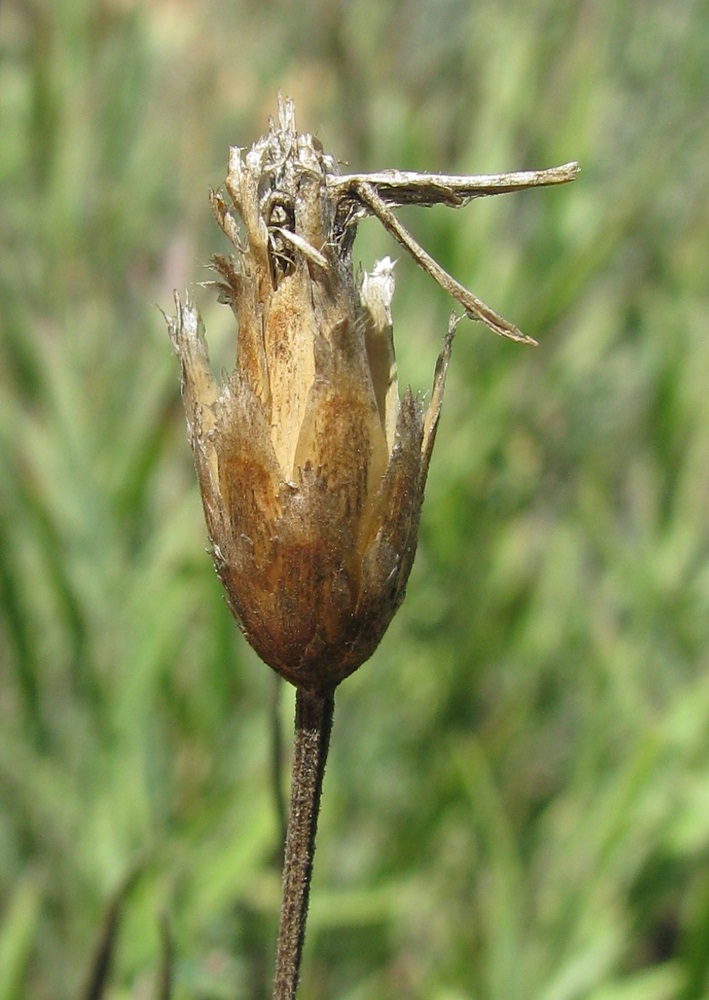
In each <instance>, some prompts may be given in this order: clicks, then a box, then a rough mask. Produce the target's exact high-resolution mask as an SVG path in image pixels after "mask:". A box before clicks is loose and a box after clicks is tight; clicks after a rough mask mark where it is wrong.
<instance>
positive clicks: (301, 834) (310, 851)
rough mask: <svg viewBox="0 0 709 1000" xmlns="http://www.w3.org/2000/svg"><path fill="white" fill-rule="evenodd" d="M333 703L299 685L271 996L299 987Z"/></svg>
mask: <svg viewBox="0 0 709 1000" xmlns="http://www.w3.org/2000/svg"><path fill="white" fill-rule="evenodd" d="M333 706H334V696H333V693H332V691H327V692H317V691H306V690H304V689H301V688H298V689H297V691H296V699H295V737H294V743H293V774H292V777H291V796H290V807H289V809H288V832H287V835H286V852H285V860H284V863H283V901H282V903H281V920H280V927H279V930H278V946H277V950H276V976H275V979H274V983H273V1000H295V997H296V993H297V991H298V981H299V979H300V960H301V957H302V954H303V942H304V940H305V922H306V919H307V915H308V900H309V897H310V878H311V876H312V873H313V856H314V854H315V835H316V832H317V827H318V813H319V812H320V795H321V793H322V783H323V776H324V774H325V763H326V761H327V752H328V748H329V746H330V731H331V729H332V712H333Z"/></svg>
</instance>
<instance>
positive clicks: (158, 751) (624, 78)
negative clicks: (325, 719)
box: [0, 0, 709, 1000]
mask: <svg viewBox="0 0 709 1000" xmlns="http://www.w3.org/2000/svg"><path fill="white" fill-rule="evenodd" d="M279 90H280V91H282V92H283V93H284V94H287V95H290V96H292V97H293V98H295V100H296V103H297V110H298V121H299V125H300V127H301V128H302V129H304V130H307V131H312V132H315V133H316V134H317V135H318V136H319V137H320V138H321V140H322V141H323V143H324V145H325V147H326V149H328V150H329V151H331V152H333V153H335V154H336V155H337V156H338V157H339V158H341V159H342V160H344V161H346V162H347V163H348V164H349V165H350V169H353V170H355V169H356V170H364V169H378V168H383V167H388V166H397V167H402V168H409V169H419V170H435V171H447V172H482V171H501V170H508V169H522V168H532V167H546V166H551V165H554V164H557V163H561V162H564V161H567V160H570V159H579V160H580V161H581V164H582V174H581V176H580V178H579V180H578V181H577V182H576V183H575V184H574V185H572V186H571V187H567V188H557V189H551V190H547V191H536V192H529V193H522V194H515V195H508V196H505V197H504V198H499V199H490V200H487V201H484V202H483V201H481V202H477V203H473V204H472V205H470V206H469V207H467V208H465V209H463V210H461V211H459V212H454V211H451V210H447V209H443V208H442V209H435V210H429V211H426V210H420V211H418V212H416V211H409V212H402V217H403V218H404V221H405V222H406V223H407V224H408V225H410V227H411V228H412V230H413V231H414V232H415V234H416V235H417V237H418V238H419V239H420V240H421V241H422V242H423V244H424V245H425V246H426V247H427V249H428V250H429V251H430V252H431V253H433V254H434V255H435V256H436V257H437V258H438V259H439V260H440V261H441V263H442V264H443V265H444V266H446V267H447V268H448V269H449V270H450V271H451V272H452V273H453V274H455V275H456V277H458V278H459V279H460V280H461V281H462V282H464V283H465V284H466V285H467V286H468V287H471V288H472V289H473V290H474V291H475V292H476V293H477V294H478V295H480V296H481V297H482V298H483V299H485V301H487V302H489V303H490V304H491V305H492V306H493V307H495V308H497V309H498V310H499V311H501V312H503V313H504V314H505V315H506V316H507V317H508V318H509V319H511V320H513V321H514V322H515V323H517V324H518V325H519V326H520V327H521V328H522V329H523V330H524V331H525V332H526V333H529V334H531V335H533V336H535V337H537V338H538V339H539V341H540V343H541V346H540V347H539V348H538V349H536V350H534V349H531V348H524V347H521V346H518V345H515V344H511V343H508V342H503V341H501V340H499V339H497V338H495V337H494V336H493V335H492V334H491V333H490V332H489V331H487V330H486V329H484V328H482V327H479V326H477V325H474V324H471V323H467V322H465V323H462V324H461V325H460V326H459V328H458V334H457V338H456V344H455V349H454V355H453V364H452V366H451V373H450V378H449V384H448V395H447V399H446V403H445V405H444V409H443V417H442V421H441V426H440V430H439V435H438V444H437V449H436V453H435V454H434V459H433V463H432V468H431V474H430V478H429V487H428V491H427V499H426V503H425V505H424V514H423V522H422V527H421V539H420V548H419V554H418V558H417V563H416V566H415V568H414V572H413V575H412V579H411V583H410V587H409V595H408V597H407V600H406V602H405V604H404V606H403V608H402V610H401V611H400V613H399V615H398V617H397V618H396V620H395V622H394V624H393V625H392V627H391V629H390V631H389V633H388V635H387V636H386V638H385V640H384V642H383V643H382V646H381V647H380V649H379V651H378V652H377V654H376V656H375V657H374V659H373V660H372V661H371V663H369V664H367V665H366V666H365V667H363V668H362V669H361V670H360V671H359V673H357V674H356V675H355V676H353V677H352V678H351V679H350V680H348V681H347V683H346V684H344V685H343V687H342V689H341V691H340V692H339V697H338V704H337V710H336V713H335V716H336V717H335V731H334V742H333V748H332V756H331V761H330V765H329V768H328V774H327V777H326V781H325V798H324V808H323V814H322V820H321V827H320V837H319V847H318V855H317V859H316V870H315V879H314V886H313V901H312V908H311V921H310V927H309V934H308V940H307V944H306V955H305V968H304V979H303V987H302V995H303V997H304V1000H305V998H308V1000H329V998H335V997H337V998H338V1000H388V998H391V997H397V998H406V1000H408V998H412V1000H413V998H426V1000H470V998H474V1000H530V998H531V1000H581V998H584V1000H698V998H702V997H709V670H708V669H707V668H708V667H709V537H708V521H709V519H708V515H707V507H708V502H709V391H708V390H707V385H708V384H709V329H708V325H707V316H708V315H709V288H708V275H709V238H708V232H709V229H708V224H709V210H708V207H707V206H708V204H709V202H708V200H707V188H708V182H709V110H708V109H709V4H708V3H707V0H684V2H682V0H674V2H672V0H670V2H668V0H629V2H626V3H623V4H618V3H616V2H615V0H585V2H584V0H561V2H551V0H541V2H539V3H536V4H529V3H528V2H527V0H511V2H509V3H507V4H498V3H493V2H492V0H479V2H476V3H468V2H463V0H437V2H435V0H430V2H423V0H413V2H412V0H409V2H406V3H405V2H403V0H398V2H394V0H385V2H379V3H375V2H364V0H351V2H349V3H346V2H338V0H329V2H326V0H321V2H300V3H294V2H291V3H287V2H284V0H280V2H278V0H262V2H261V3H259V4H248V3H246V2H239V0H236V2H228V0H203V2H197V0H161V2H151V3H145V4H141V3H138V2H137V0H96V2H93V3H91V2H89V0H61V2H56V0H29V2H26V0H25V2H23V0H3V2H2V9H1V10H0V127H1V130H0V391H1V394H2V398H1V406H0V996H1V997H2V998H3V1000H25V998H30V1000H50V998H51V1000H56V998H59V1000H64V998H67V1000H69V998H75V997H78V995H79V990H80V987H81V983H82V981H83V980H84V979H85V977H86V971H87V967H88V964H89V961H90V957H91V954H92V952H93V949H94V947H95V942H96V938H97V934H98V927H99V925H100V923H101V921H102V919H103V916H104V914H105V912H106V909H107V907H108V905H109V901H110V900H111V898H112V896H113V894H114V893H115V891H116V889H117V887H118V886H119V885H120V884H121V882H122V880H123V879H124V878H125V877H126V875H127V874H128V873H129V872H131V871H132V870H133V869H134V868H135V866H136V865H138V866H142V867H141V870H140V874H139V875H138V877H137V878H136V880H135V882H134V884H133V885H132V887H131V889H130V891H129V892H128V894H127V897H126V901H125V906H124V915H123V921H122V924H121V927H120V933H119V936H118V939H117V953H116V964H115V968H114V972H113V976H112V980H111V986H110V989H109V991H108V992H107V994H106V996H107V997H108V998H109V1000H127V998H129V997H130V998H150V997H152V996H153V995H154V994H153V990H154V982H155V977H156V972H157V968H158V965H159V960H160V958H159V950H160V947H159V919H160V915H161V914H166V915H167V917H168V919H169V922H170V925H171V927H172V931H173V935H174V941H175V951H176V965H175V976H176V982H175V994H174V995H175V998H176V1000H223V998H224V1000H226V998H248V1000H263V998H267V997H270V987H269V981H270V977H271V968H272V965H271V963H272V952H273V947H274V942H275V934H276V922H277V908H278V903H279V896H280V874H279V871H278V867H277V863H276V860H275V859H276V854H277V847H278V824H277V820H276V815H275V811H274V805H273V794H272V787H271V778H270V775H271V716H270V708H269V706H270V702H271V690H272V678H271V675H270V672H269V671H268V669H267V668H265V667H263V666H262V665H261V664H260V663H259V662H258V661H257V659H256V657H255V656H254V655H253V654H252V653H251V652H250V650H249V649H248V648H247V647H246V645H245V643H244V642H243V641H242V639H241V637H240V635H239V634H238V632H237V629H236V628H235V627H234V625H233V623H232V621H231V619H230V618H229V615H228V613H227V610H226V608H225V605H224V602H223V600H222V596H221V593H220V588H219V586H218V584H217V581H216V578H215V575H214V572H213V570H212V567H211V564H210V560H209V557H208V556H207V554H206V553H205V547H206V537H205V528H204V524H203V520H202V513H201V508H200V503H199V498H198V493H197V488H196V483H195V477H194V473H193V469H192V464H191V455H190V452H189V448H188V445H187V441H186V432H185V426H184V417H183V413H182V408H181V403H180V399H179V384H178V365H177V360H176V358H175V357H174V355H173V353H172V350H171V347H170V344H169V342H168V338H167V336H166V332H165V329H164V323H163V320H162V318H161V316H160V314H159V312H158V310H157V308H156V304H157V305H160V306H161V307H162V308H164V309H167V310H170V309H171V307H172V290H173V288H175V287H177V288H180V289H182V288H185V287H187V286H191V287H193V283H194V282H197V281H201V280H204V279H205V278H207V277H208V272H207V270H206V263H207V262H208V260H209V257H210V255H211V254H212V253H213V252H215V251H218V250H224V249H225V241H224V239H223V237H222V236H221V234H220V233H219V231H218V229H217V227H216V226H215V225H214V223H213V222H212V220H211V215H210V211H209V207H208V204H207V191H208V188H209V186H210V185H213V186H215V187H217V186H219V185H220V184H221V182H222V180H223V177H224V174H225V168H226V158H227V148H228V146H229V144H230V143H232V144H238V145H242V146H245V145H250V144H251V143H252V142H253V141H254V140H255V139H256V138H257V137H258V136H259V135H261V134H262V133H263V131H264V130H265V128H266V124H267V117H268V115H269V114H272V113H274V112H275V107H276V95H277V92H278V91H279ZM386 253H389V254H392V255H394V256H397V255H399V256H400V257H401V252H400V251H399V248H398V247H396V246H395V245H393V244H392V242H391V240H390V239H389V238H388V237H387V236H386V234H385V233H384V232H383V231H382V230H381V228H380V227H379V225H378V223H376V221H372V220H370V221H368V222H366V223H364V224H363V225H362V226H361V228H360V235H359V237H358V241H357V243H356V245H355V256H356V258H357V259H358V260H362V261H363V263H364V265H365V266H366V267H371V265H372V263H373V261H374V260H375V259H376V258H377V257H380V256H383V255H384V254H386ZM397 279H398V286H397V294H396V298H395V302H394V322H395V331H396V336H397V350H398V354H399V364H400V372H401V375H402V380H403V381H404V382H411V383H412V384H413V385H414V387H415V388H416V389H417V390H422V391H424V390H427V389H428V388H429V386H430V383H431V376H432V371H433V365H434V361H435V357H436V355H437V352H438V350H439V347H440V343H441V339H442V336H443V333H444V332H445V328H446V325H447V318H448V314H449V312H450V310H451V308H452V303H451V302H450V301H449V300H447V299H446V297H445V295H444V294H443V293H442V292H441V291H440V289H438V287H437V286H435V285H434V284H433V282H432V281H431V280H430V279H428V278H427V277H426V276H425V275H424V274H422V273H421V272H419V271H418V270H417V269H416V267H415V265H414V264H413V263H412V262H411V261H409V260H408V259H401V260H400V262H399V264H398V267H397ZM195 295H196V296H197V299H198V302H199V304H200V307H201V309H202V311H203V314H204V316H205V321H206V324H207V330H208V334H209V336H210V341H211V344H212V350H213V354H214V357H215V358H216V359H217V364H224V365H228V364H229V363H230V358H231V357H232V356H233V352H234V330H233V324H232V319H231V314H230V313H229V311H228V310H227V309H226V308H225V307H223V306H218V305H217V304H216V303H215V302H214V297H213V295H212V294H211V293H209V292H208V291H205V290H201V289H197V290H196V291H195ZM280 699H281V703H280V710H281V716H282V719H283V726H284V729H285V731H286V733H287V732H288V730H289V729H290V726H291V719H292V700H293V699H292V693H291V692H290V691H289V690H287V689H286V688H285V687H283V688H282V689H281V693H280ZM284 771H285V767H284Z"/></svg>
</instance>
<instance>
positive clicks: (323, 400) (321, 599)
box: [168, 102, 454, 691]
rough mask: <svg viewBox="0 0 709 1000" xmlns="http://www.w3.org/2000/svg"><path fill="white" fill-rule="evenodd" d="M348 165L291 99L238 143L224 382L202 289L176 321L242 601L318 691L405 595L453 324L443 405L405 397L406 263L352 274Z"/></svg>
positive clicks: (385, 263) (361, 651)
mask: <svg viewBox="0 0 709 1000" xmlns="http://www.w3.org/2000/svg"><path fill="white" fill-rule="evenodd" d="M338 175H339V171H338V168H337V164H336V163H335V161H334V160H333V159H332V158H331V157H330V156H327V155H326V154H324V153H323V151H322V149H321V147H320V145H319V143H318V142H317V140H316V139H314V138H313V137H312V136H310V135H306V134H299V133H298V132H297V131H296V128H295V116H294V109H293V106H292V104H291V103H290V102H288V103H285V104H283V103H281V105H280V108H279V120H278V122H277V123H272V125H271V130H270V132H269V134H268V135H267V136H265V137H263V138H262V139H260V140H259V141H258V142H257V143H256V144H255V145H254V146H253V147H252V149H251V150H249V151H248V152H247V153H244V151H242V150H240V149H237V148H232V149H231V151H230V160H229V172H228V177H227V180H226V190H227V193H228V196H229V199H230V202H231V204H228V203H227V201H226V200H225V199H224V198H223V197H222V196H221V195H219V194H215V193H213V194H212V207H213V210H214V213H215V216H216V218H217V221H218V222H219V224H220V225H221V227H222V229H223V230H224V232H225V233H226V234H227V236H228V237H229V238H230V240H231V241H232V243H233V244H234V247H235V249H236V253H235V255H234V256H229V257H227V256H222V255H218V256H216V257H215V258H214V267H215V269H216V270H217V272H218V274H219V276H220V280H219V281H218V282H216V283H215V284H216V285H217V287H218V289H219V292H220V295H221V298H222V300H223V301H225V302H226V303H228V304H229V305H230V306H231V308H232V309H233V311H234V313H235V315H236V318H237V321H238V342H237V352H236V366H235V368H234V371H233V372H232V373H231V375H230V376H229V377H228V379H227V380H226V381H225V383H224V384H223V385H220V384H218V383H217V381H215V379H214V376H213V374H212V372H211V369H210V366H209V358H208V352H207V345H206V342H205V338H204V331H203V327H202V323H201V320H200V317H199V315H198V313H197V311H196V310H195V308H194V306H193V305H192V304H191V303H190V301H189V299H188V300H187V301H186V302H185V304H184V305H183V304H182V303H181V302H180V300H179V298H177V297H176V304H177V315H176V317H175V319H174V320H169V321H168V323H169V330H170V335H171V337H172V340H173V343H174V345H175V349H176V351H177V353H178V355H179V358H180V362H181V367H182V391H183V399H184V404H185V410H186V414H187V424H188V431H189V438H190V442H191V445H192V449H193V452H194V459H195V465H196V469H197V475H198V478H199V485H200V490H201V494H202V501H203V505H204V512H205V517H206V521H207V526H208V530H209V535H210V538H211V542H212V550H213V554H214V562H215V565H216V568H217V572H218V574H219V577H220V579H221V581H222V583H223V584H224V587H225V588H226V592H227V595H228V603H229V607H230V608H231V611H232V613H233V614H234V617H235V618H236V620H237V621H238V623H239V625H240V626H241V629H242V630H243V632H244V635H245V636H246V638H247V639H248V641H249V642H250V643H251V645H252V646H253V648H254V649H255V650H256V652H257V653H258V654H259V656H261V658H262V659H263V660H265V662H266V663H268V664H269V665H270V666H271V667H273V669H274V670H277V671H278V673H280V674H281V675H282V676H283V677H285V678H286V679H287V680H289V681H291V682H292V683H293V684H295V685H296V686H298V687H304V688H308V689H311V690H320V691H323V690H328V689H333V688H334V687H335V686H336V685H337V684H339V683H340V681H341V680H343V678H345V677H346V676H347V675H348V674H350V673H352V671H353V670H356V669H357V667H359V666H360V664H361V663H363V662H364V661H365V660H366V659H367V658H368V657H369V656H371V654H372V652H373V651H374V649H375V648H376V647H377V645H378V644H379V642H380V640H381V638H382V636H383V634H384V632H385V631H386V628H387V626H388V625H389V622H390V621H391V619H392V617H393V615H394V613H395V611H396V610H397V608H398V607H399V605H400V604H401V601H402V599H403V596H404V591H405V588H406V583H407V580H408V577H409V573H410V571H411V566H412V564H413V560H414V554H415V551H416V541H417V534H418V525H419V512H420V509H421V502H422V499H423V491H424V485H425V482H426V474H427V471H428V465H429V460H430V457H431V450H432V447H433V441H434V437H435V433H436V425H437V422H438V417H439V413H440V409H441V402H442V398H443V388H444V384H445V378H446V369H447V366H448V360H449V357H450V350H451V342H452V337H453V326H454V324H453V323H451V326H450V328H449V332H448V336H447V337H446V340H445V343H444V347H443V352H442V353H441V356H440V358H439V362H438V365H437V368H436V373H435V378H434V386H433V392H432V395H431V400H430V403H429V405H428V408H427V409H424V407H423V405H422V404H421V402H420V401H419V400H418V399H416V398H415V397H414V395H413V394H412V392H411V389H407V390H406V392H405V393H404V396H403V398H402V399H401V400H400V399H399V391H398V384H397V375H396V363H395V357H394V344H393V339H392V322H391V300H392V295H393V291H394V275H393V264H392V262H391V261H390V260H389V258H385V259H384V260H382V261H381V262H380V263H378V264H377V265H376V266H375V268H374V270H373V271H372V272H371V273H370V274H365V275H364V276H363V277H362V279H361V280H360V281H359V282H356V281H355V278H354V274H353V267H352V243H353V240H354V235H355V229H356V221H357V219H358V217H360V215H361V214H363V213H362V212H358V210H357V207H356V204H355V203H354V202H353V199H352V197H351V196H346V193H345V192H344V191H343V189H341V188H336V187H333V186H332V183H331V182H332V179H333V178H335V177H337V176H338ZM237 216H238V217H240V219H241V223H242V225H241V227H239V225H238V223H237V218H236V217H237Z"/></svg>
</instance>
